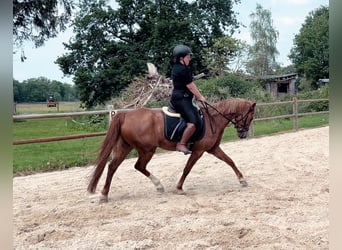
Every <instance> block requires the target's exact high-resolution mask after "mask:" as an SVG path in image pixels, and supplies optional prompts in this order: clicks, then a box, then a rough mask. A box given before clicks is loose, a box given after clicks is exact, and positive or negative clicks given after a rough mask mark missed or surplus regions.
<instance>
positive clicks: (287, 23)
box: [13, 0, 329, 84]
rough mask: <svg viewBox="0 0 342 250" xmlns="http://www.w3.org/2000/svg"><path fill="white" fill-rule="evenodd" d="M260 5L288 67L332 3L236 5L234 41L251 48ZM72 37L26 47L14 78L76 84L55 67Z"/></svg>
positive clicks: (16, 58) (289, 0)
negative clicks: (316, 16)
mask: <svg viewBox="0 0 342 250" xmlns="http://www.w3.org/2000/svg"><path fill="white" fill-rule="evenodd" d="M257 3H259V4H260V5H261V6H262V7H263V9H266V10H269V11H271V17H272V20H273V25H274V27H275V29H276V30H277V31H278V32H279V38H278V41H277V49H278V51H279V55H278V57H277V58H276V60H277V62H279V63H280V64H281V66H287V65H289V64H291V61H290V60H289V59H288V54H289V53H290V50H291V48H292V47H293V39H294V37H295V35H296V34H298V33H299V31H300V28H301V26H302V24H304V22H305V18H306V17H307V16H308V14H309V13H310V12H311V11H313V10H315V9H317V8H319V7H320V6H322V5H324V6H328V5H329V0H258V1H251V0H241V3H240V4H237V5H235V7H234V11H235V12H237V13H238V15H237V19H238V22H241V23H242V24H243V25H244V26H246V27H240V29H239V31H240V32H239V33H238V34H235V35H234V37H236V38H238V39H241V40H244V41H246V42H247V43H249V44H252V40H251V37H250V34H249V27H248V26H249V23H250V17H249V15H250V14H251V13H252V12H255V9H256V5H257ZM72 35H73V33H72V30H71V29H68V30H67V31H65V32H63V33H60V34H59V35H58V36H57V37H56V38H53V39H50V40H48V41H47V42H46V43H45V45H44V46H43V47H40V48H35V47H34V46H33V43H26V44H25V46H24V53H25V56H26V57H27V59H26V60H25V61H24V62H21V60H20V53H16V54H13V78H14V79H15V80H18V81H24V80H27V79H30V78H38V77H46V78H47V79H50V80H57V81H60V82H63V83H69V84H73V82H72V77H66V76H64V75H63V73H62V71H61V70H60V69H59V66H58V65H57V64H55V63H54V62H55V61H56V59H57V58H58V57H59V56H62V55H63V54H65V53H67V51H66V50H65V49H64V46H63V44H62V43H63V42H64V43H68V42H69V39H70V37H72Z"/></svg>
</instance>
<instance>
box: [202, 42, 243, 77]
mask: <svg viewBox="0 0 342 250" xmlns="http://www.w3.org/2000/svg"><path fill="white" fill-rule="evenodd" d="M244 48H245V44H244V43H243V42H242V41H240V40H238V39H235V38H232V37H229V36H222V37H219V38H216V39H214V41H213V45H212V46H211V47H210V48H207V49H205V52H206V54H205V61H206V62H207V65H208V70H209V72H210V75H212V76H219V77H220V76H223V75H225V74H226V73H227V72H228V71H229V70H230V68H229V66H230V64H231V63H232V62H233V61H234V60H235V59H236V58H237V56H238V55H241V53H242V52H241V51H242V50H243V49H244ZM236 63H238V62H236Z"/></svg>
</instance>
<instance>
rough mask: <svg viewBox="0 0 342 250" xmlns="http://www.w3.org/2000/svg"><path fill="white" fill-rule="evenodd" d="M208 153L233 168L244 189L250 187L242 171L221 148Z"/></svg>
mask: <svg viewBox="0 0 342 250" xmlns="http://www.w3.org/2000/svg"><path fill="white" fill-rule="evenodd" d="M208 153H210V154H213V155H215V156H216V157H217V158H218V159H220V160H222V161H224V162H225V163H227V164H228V165H229V166H231V167H232V169H233V170H234V172H235V174H236V176H237V178H238V179H239V182H240V184H241V185H242V186H243V187H247V186H248V184H247V181H246V180H245V178H244V177H243V175H242V174H241V172H240V170H239V169H238V168H237V167H236V165H235V163H234V161H233V160H232V159H231V158H230V157H229V156H228V155H226V154H225V152H223V150H222V149H221V148H220V147H215V148H214V149H212V150H210V151H208Z"/></svg>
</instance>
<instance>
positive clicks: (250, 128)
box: [248, 120, 254, 137]
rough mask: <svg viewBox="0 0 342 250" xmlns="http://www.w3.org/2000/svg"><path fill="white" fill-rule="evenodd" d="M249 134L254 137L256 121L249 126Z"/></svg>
mask: <svg viewBox="0 0 342 250" xmlns="http://www.w3.org/2000/svg"><path fill="white" fill-rule="evenodd" d="M248 134H249V136H250V137H254V120H253V121H252V122H251V124H250V125H249V131H248Z"/></svg>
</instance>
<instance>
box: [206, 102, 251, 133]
mask: <svg viewBox="0 0 342 250" xmlns="http://www.w3.org/2000/svg"><path fill="white" fill-rule="evenodd" d="M204 104H205V105H204V108H205V110H206V111H207V113H208V115H209V117H211V116H210V114H209V110H208V106H209V107H211V108H212V109H213V110H215V111H216V112H217V113H218V114H219V115H221V116H222V117H224V118H225V119H226V120H227V121H228V122H231V123H233V124H234V127H235V128H236V129H237V130H238V131H239V132H244V131H247V130H248V128H246V127H247V117H248V115H249V113H251V112H252V111H253V110H254V108H253V105H252V106H250V107H249V109H248V111H247V112H246V114H245V115H244V116H243V117H242V118H241V119H239V120H236V119H230V118H229V117H227V116H226V115H225V114H223V113H221V112H220V111H218V110H217V109H216V108H215V107H214V106H213V105H211V104H210V103H207V102H205V103H204ZM240 121H243V125H238V124H237V123H238V122H240ZM210 126H211V130H212V131H213V127H212V124H211V122H210ZM241 129H243V131H240V130H241ZM213 132H214V131H213Z"/></svg>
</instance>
